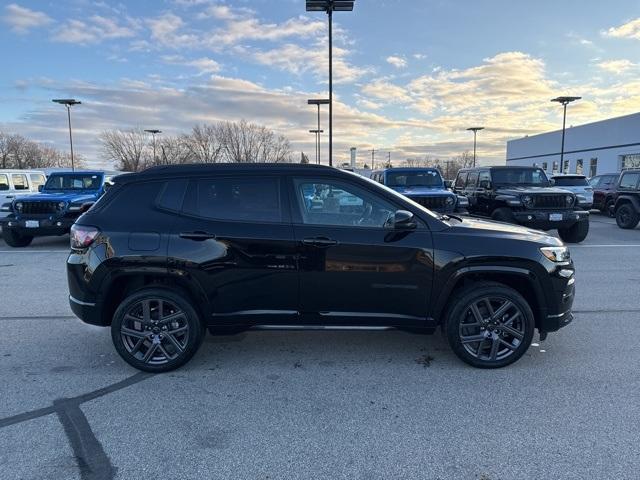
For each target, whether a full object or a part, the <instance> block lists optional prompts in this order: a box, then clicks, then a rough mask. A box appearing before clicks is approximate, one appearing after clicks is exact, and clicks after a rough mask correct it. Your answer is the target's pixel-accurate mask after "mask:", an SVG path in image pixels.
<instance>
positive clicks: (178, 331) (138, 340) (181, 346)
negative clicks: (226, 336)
mask: <svg viewBox="0 0 640 480" xmlns="http://www.w3.org/2000/svg"><path fill="white" fill-rule="evenodd" d="M203 332H204V329H203V328H202V325H201V322H200V320H199V318H198V315H197V314H196V312H195V310H194V309H193V307H192V306H191V304H190V303H189V302H188V301H186V300H185V298H184V296H183V295H179V294H176V293H174V292H172V291H171V290H165V289H155V288H153V289H145V290H141V291H139V292H137V293H134V294H132V295H131V296H129V297H127V298H126V299H125V300H124V301H123V302H122V304H121V305H120V307H119V308H118V310H117V311H116V313H115V315H114V318H113V323H112V325H111V337H112V340H113V343H114V346H115V347H116V350H117V351H118V353H119V354H120V356H121V357H122V358H123V359H124V360H125V361H126V362H127V363H129V364H130V365H132V366H133V367H135V368H138V369H139V370H144V371H147V372H155V373H159V372H166V371H169V370H173V369H175V368H177V367H179V366H181V365H183V364H184V363H186V362H187V361H189V359H191V357H193V355H194V354H195V352H196V351H197V349H198V347H199V346H200V343H201V342H202V337H203Z"/></svg>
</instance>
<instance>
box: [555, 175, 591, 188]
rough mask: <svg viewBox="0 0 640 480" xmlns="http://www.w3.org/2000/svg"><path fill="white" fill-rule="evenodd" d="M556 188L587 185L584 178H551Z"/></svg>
mask: <svg viewBox="0 0 640 480" xmlns="http://www.w3.org/2000/svg"><path fill="white" fill-rule="evenodd" d="M553 180H554V181H555V183H556V187H586V186H588V185H589V183H588V182H587V179H586V178H585V177H553Z"/></svg>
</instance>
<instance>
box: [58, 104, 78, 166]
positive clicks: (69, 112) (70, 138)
mask: <svg viewBox="0 0 640 480" xmlns="http://www.w3.org/2000/svg"><path fill="white" fill-rule="evenodd" d="M51 101H52V102H54V103H59V104H60V105H64V106H65V107H67V119H68V120H69V145H70V146H71V171H72V172H75V170H76V168H75V164H74V161H73V136H72V135H71V106H72V105H80V104H81V103H82V102H80V101H78V100H76V99H75V98H54V99H53V100H51Z"/></svg>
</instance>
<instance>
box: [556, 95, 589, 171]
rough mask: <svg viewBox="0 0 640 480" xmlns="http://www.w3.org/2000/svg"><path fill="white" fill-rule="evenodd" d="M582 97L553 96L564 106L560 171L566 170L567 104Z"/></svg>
mask: <svg viewBox="0 0 640 480" xmlns="http://www.w3.org/2000/svg"><path fill="white" fill-rule="evenodd" d="M581 98H582V97H556V98H552V99H551V101H552V102H558V103H559V104H560V105H562V107H563V108H564V112H563V114H562V146H561V147H560V171H561V172H564V131H565V126H566V122H567V105H569V104H570V103H571V102H575V101H576V100H580V99H581Z"/></svg>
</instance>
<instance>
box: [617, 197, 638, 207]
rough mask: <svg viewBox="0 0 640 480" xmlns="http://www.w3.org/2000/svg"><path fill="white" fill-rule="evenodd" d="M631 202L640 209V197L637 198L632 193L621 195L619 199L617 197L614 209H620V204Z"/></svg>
mask: <svg viewBox="0 0 640 480" xmlns="http://www.w3.org/2000/svg"><path fill="white" fill-rule="evenodd" d="M627 203H630V204H631V205H633V206H634V207H635V209H636V210H638V211H640V200H638V198H636V197H635V196H632V195H620V196H619V197H618V198H617V199H616V203H615V206H614V210H618V208H620V206H622V205H624V204H627Z"/></svg>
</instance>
